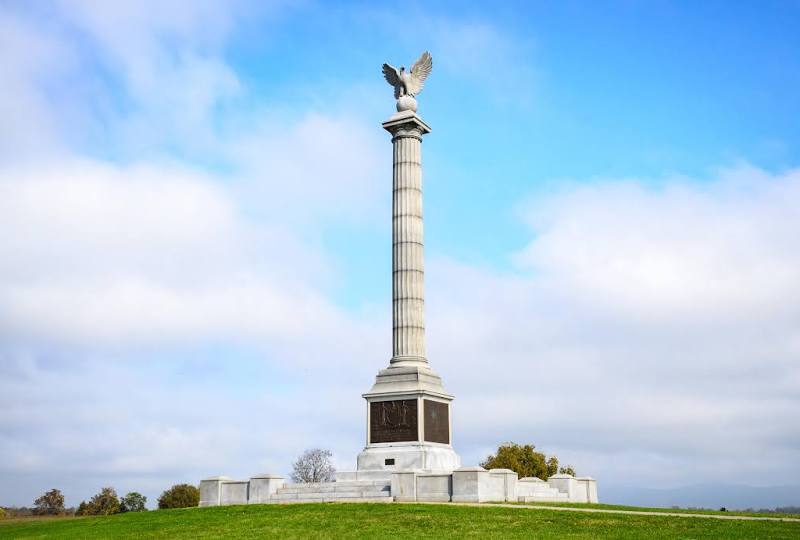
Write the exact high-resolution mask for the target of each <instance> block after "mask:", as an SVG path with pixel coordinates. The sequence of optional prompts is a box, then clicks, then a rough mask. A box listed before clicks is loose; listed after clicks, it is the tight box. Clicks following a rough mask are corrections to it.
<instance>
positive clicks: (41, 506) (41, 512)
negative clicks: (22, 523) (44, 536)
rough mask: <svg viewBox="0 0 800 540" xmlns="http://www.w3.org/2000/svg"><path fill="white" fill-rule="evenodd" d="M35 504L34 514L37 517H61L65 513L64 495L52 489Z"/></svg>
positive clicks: (34, 502)
mask: <svg viewBox="0 0 800 540" xmlns="http://www.w3.org/2000/svg"><path fill="white" fill-rule="evenodd" d="M33 504H34V506H35V508H34V509H33V513H34V514H35V515H37V516H60V515H62V514H63V513H64V495H63V494H62V493H61V491H60V490H58V489H51V490H50V491H48V492H47V493H45V494H44V495H42V496H41V497H39V498H38V499H36V500H35V501H33Z"/></svg>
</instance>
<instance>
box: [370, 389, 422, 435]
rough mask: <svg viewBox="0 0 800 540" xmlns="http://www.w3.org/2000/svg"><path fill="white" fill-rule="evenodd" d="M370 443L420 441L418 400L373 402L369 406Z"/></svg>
mask: <svg viewBox="0 0 800 540" xmlns="http://www.w3.org/2000/svg"><path fill="white" fill-rule="evenodd" d="M369 439H370V440H369V442H371V443H381V442H401V441H416V440H419V434H418V433H417V400H416V399H398V400H395V401H373V402H372V403H370V404H369Z"/></svg>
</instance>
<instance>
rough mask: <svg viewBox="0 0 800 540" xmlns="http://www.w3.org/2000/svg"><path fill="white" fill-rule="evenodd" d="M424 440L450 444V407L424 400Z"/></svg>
mask: <svg viewBox="0 0 800 540" xmlns="http://www.w3.org/2000/svg"><path fill="white" fill-rule="evenodd" d="M424 409H425V440H426V441H428V442H438V443H443V444H450V406H449V405H448V404H447V403H442V402H440V401H432V400H430V399H426V400H424Z"/></svg>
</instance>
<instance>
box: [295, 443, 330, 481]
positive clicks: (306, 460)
mask: <svg viewBox="0 0 800 540" xmlns="http://www.w3.org/2000/svg"><path fill="white" fill-rule="evenodd" d="M332 456H333V454H332V453H331V451H330V450H323V449H321V448H311V449H309V450H306V451H305V452H303V455H302V456H300V457H299V458H297V461H295V462H294V463H292V480H293V481H294V482H296V483H298V484H306V483H311V482H313V483H316V482H331V481H332V480H333V475H334V473H336V469H335V468H334V467H333V464H332V463H331V457H332Z"/></svg>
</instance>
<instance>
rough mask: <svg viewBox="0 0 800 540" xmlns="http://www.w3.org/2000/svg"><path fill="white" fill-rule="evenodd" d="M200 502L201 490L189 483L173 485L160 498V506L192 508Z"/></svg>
mask: <svg viewBox="0 0 800 540" xmlns="http://www.w3.org/2000/svg"><path fill="white" fill-rule="evenodd" d="M199 504H200V490H199V489H197V488H196V487H195V486H190V485H189V484H177V485H175V486H172V487H171V488H169V489H168V490H166V491H165V492H164V493H162V494H161V497H159V498H158V508H159V509H160V510H164V509H166V508H191V507H193V506H198V505H199Z"/></svg>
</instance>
